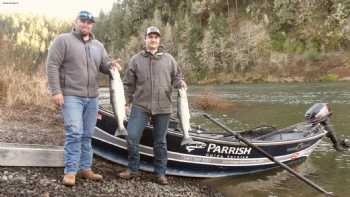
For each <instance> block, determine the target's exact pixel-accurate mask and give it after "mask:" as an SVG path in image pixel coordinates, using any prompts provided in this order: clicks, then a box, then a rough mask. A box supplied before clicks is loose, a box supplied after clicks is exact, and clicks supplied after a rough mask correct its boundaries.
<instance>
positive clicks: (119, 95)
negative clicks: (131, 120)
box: [109, 69, 128, 136]
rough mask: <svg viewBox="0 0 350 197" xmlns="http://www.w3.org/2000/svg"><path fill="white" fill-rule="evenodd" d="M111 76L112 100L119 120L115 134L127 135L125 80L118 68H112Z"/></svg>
mask: <svg viewBox="0 0 350 197" xmlns="http://www.w3.org/2000/svg"><path fill="white" fill-rule="evenodd" d="M110 72H111V76H110V79H109V92H110V101H111V105H112V109H113V113H114V118H115V119H116V121H117V124H118V128H117V129H116V131H115V133H114V135H115V136H126V135H128V133H127V131H126V129H125V127H124V120H125V119H126V114H125V103H126V101H125V97H124V87H123V82H122V80H121V78H120V74H119V71H118V69H110Z"/></svg>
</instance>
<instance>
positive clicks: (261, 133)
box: [92, 104, 330, 177]
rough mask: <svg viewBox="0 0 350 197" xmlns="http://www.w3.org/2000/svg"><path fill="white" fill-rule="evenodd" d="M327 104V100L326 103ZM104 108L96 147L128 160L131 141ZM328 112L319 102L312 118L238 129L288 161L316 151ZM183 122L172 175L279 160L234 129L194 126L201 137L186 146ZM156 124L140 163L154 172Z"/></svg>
mask: <svg viewBox="0 0 350 197" xmlns="http://www.w3.org/2000/svg"><path fill="white" fill-rule="evenodd" d="M322 107H323V108H324V107H328V105H325V104H323V105H322ZM323 108H322V110H323ZM315 110H316V111H315ZM327 112H328V111H327ZM99 114H100V115H99V118H98V121H97V125H96V129H95V133H94V135H93V140H92V144H93V149H94V153H95V154H96V155H99V156H101V157H103V158H105V159H107V160H110V161H112V162H115V163H118V164H121V165H124V166H127V163H128V152H127V142H126V139H125V137H116V136H114V132H115V131H116V128H117V124H116V121H115V119H114V115H113V113H112V112H110V111H108V110H105V109H103V108H100V110H99ZM329 115H330V113H328V114H327V113H323V112H322V111H321V108H319V107H318V108H317V107H316V108H315V107H314V108H310V109H309V110H308V112H307V113H306V118H307V119H308V120H309V121H305V122H300V123H297V124H294V125H291V126H289V127H286V128H282V129H277V128H273V127H268V126H264V127H259V128H255V129H250V130H246V131H241V132H239V134H240V136H242V137H244V138H245V139H247V140H248V141H249V142H250V143H252V144H254V145H255V146H258V147H260V148H262V149H263V150H264V151H266V152H267V153H269V154H270V155H271V156H273V157H274V158H275V159H276V160H277V161H279V162H283V163H285V164H288V165H289V164H291V163H297V162H301V161H304V160H305V159H306V158H307V157H308V156H309V155H310V154H311V153H312V151H313V150H314V149H315V147H316V146H317V144H318V143H319V142H320V141H321V139H322V138H323V137H324V136H325V134H326V133H327V131H326V130H325V128H324V125H323V124H321V122H322V120H323V119H322V118H326V117H328V116H329ZM320 117H321V118H320ZM125 124H126V125H127V122H125ZM178 125H179V124H178V122H177V120H171V122H170V125H169V130H168V134H167V143H168V168H167V174H169V175H177V176H188V177H223V176H234V175H243V174H249V173H256V172H260V171H266V170H270V169H272V168H275V167H278V166H279V165H277V164H276V163H275V162H272V161H271V160H269V159H268V158H266V157H265V156H264V155H263V154H261V153H260V152H259V151H258V150H256V149H254V148H253V147H251V146H247V145H246V144H244V143H242V142H241V141H239V140H238V139H237V138H236V137H235V136H234V135H232V134H226V133H224V134H223V133H218V132H217V131H212V132H209V131H205V130H203V129H200V128H192V131H191V132H190V135H191V137H192V138H193V140H195V141H199V142H201V143H199V144H198V143H197V144H193V145H192V144H188V145H183V146H181V141H182V138H183V134H182V132H181V131H180V129H179V126H178ZM152 129H153V127H152V125H151V124H149V125H148V126H147V127H146V128H145V130H144V133H143V136H142V138H141V141H140V160H141V161H140V169H141V170H144V171H149V172H152V171H153V142H152Z"/></svg>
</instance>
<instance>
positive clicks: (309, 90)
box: [190, 82, 350, 197]
mask: <svg viewBox="0 0 350 197" xmlns="http://www.w3.org/2000/svg"><path fill="white" fill-rule="evenodd" d="M349 85H350V82H337V83H295V84H233V85H215V86H194V87H190V96H192V98H195V97H194V96H201V95H205V94H207V93H208V92H211V93H212V94H214V95H217V97H220V98H222V99H224V100H232V101H233V102H235V103H237V105H235V106H234V109H232V111H230V110H225V111H226V112H217V111H207V112H208V113H211V114H212V115H213V116H215V117H216V118H219V119H220V120H221V121H223V122H224V123H225V124H227V125H229V126H230V127H231V128H232V129H233V130H242V129H247V128H253V127H257V126H259V125H271V126H274V127H278V128H280V127H285V126H288V125H290V124H293V123H296V122H300V121H303V119H304V113H305V111H306V110H307V109H308V108H309V107H310V106H311V105H312V104H313V103H317V102H326V103H329V104H330V107H331V109H332V111H333V116H332V117H331V122H332V123H333V125H334V127H335V129H336V131H337V134H338V136H339V137H341V138H344V137H346V138H350V131H349V129H350V113H349V110H350V87H349ZM190 99H191V97H190ZM227 111H228V112H227ZM193 121H194V122H196V123H197V124H201V125H206V126H208V127H211V126H210V123H209V122H208V121H207V120H204V119H203V118H202V117H201V116H199V115H198V116H196V115H194V118H193ZM293 168H294V169H295V170H296V171H298V172H299V173H300V174H302V175H304V176H305V177H307V178H309V179H310V180H312V181H313V182H315V183H317V184H318V185H320V186H321V187H323V188H324V189H325V190H327V191H331V192H334V193H335V194H336V195H337V196H342V197H348V196H350V151H347V152H344V153H338V152H336V151H334V150H333V149H332V145H331V143H330V141H329V140H328V138H324V139H323V141H322V142H321V143H320V145H319V146H318V147H317V148H316V150H315V151H314V152H313V153H312V154H311V156H310V157H309V158H308V159H307V160H306V161H305V162H303V163H302V164H300V165H296V166H293ZM203 182H204V183H207V184H210V185H212V186H214V187H215V188H216V189H217V190H218V191H220V192H222V193H223V194H224V195H225V196H237V197H250V196H251V197H266V196H268V197H289V196H290V197H297V196H300V197H301V196H303V197H304V196H305V197H308V196H323V195H321V194H320V193H319V192H317V191H315V190H314V189H313V188H311V187H310V186H308V185H306V184H305V183H304V182H302V181H300V180H299V179H297V178H296V177H294V176H293V175H290V174H289V173H288V172H287V171H285V170H281V169H279V170H273V171H269V172H264V173H257V174H252V175H244V176H238V177H237V176H236V177H227V178H218V179H205V180H203Z"/></svg>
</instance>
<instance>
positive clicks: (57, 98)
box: [52, 93, 64, 107]
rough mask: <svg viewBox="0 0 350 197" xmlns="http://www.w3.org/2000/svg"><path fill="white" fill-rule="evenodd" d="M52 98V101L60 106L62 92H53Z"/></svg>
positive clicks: (61, 103)
mask: <svg viewBox="0 0 350 197" xmlns="http://www.w3.org/2000/svg"><path fill="white" fill-rule="evenodd" d="M52 100H53V102H54V103H55V104H56V105H58V106H59V107H61V106H62V105H63V103H64V100H63V95H62V93H59V94H55V95H53V96H52Z"/></svg>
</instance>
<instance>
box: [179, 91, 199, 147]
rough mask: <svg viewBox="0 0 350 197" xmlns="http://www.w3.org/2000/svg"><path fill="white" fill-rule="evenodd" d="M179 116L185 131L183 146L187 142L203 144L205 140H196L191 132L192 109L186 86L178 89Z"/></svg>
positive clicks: (182, 128)
mask: <svg viewBox="0 0 350 197" xmlns="http://www.w3.org/2000/svg"><path fill="white" fill-rule="evenodd" d="M177 116H178V118H179V120H180V125H181V130H182V132H183V139H182V141H181V146H182V145H187V144H203V142H198V141H194V140H193V139H192V137H191V136H190V134H189V132H190V131H191V124H190V118H191V116H190V109H189V107H188V99H187V92H186V89H185V88H180V89H179V90H178V97H177Z"/></svg>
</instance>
